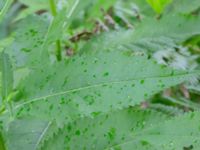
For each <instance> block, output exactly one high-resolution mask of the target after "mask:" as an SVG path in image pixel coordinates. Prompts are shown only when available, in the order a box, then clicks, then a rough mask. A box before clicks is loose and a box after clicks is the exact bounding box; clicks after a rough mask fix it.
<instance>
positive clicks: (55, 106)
mask: <svg viewBox="0 0 200 150" xmlns="http://www.w3.org/2000/svg"><path fill="white" fill-rule="evenodd" d="M44 67H45V68H44ZM197 74H198V72H185V71H175V70H173V69H171V68H167V67H165V66H161V65H158V64H157V63H156V62H155V61H153V60H151V59H149V58H148V57H147V56H140V55H137V54H133V53H132V52H130V51H116V52H114V51H107V52H105V51H104V52H103V53H101V52H99V53H91V54H90V55H82V56H76V57H73V58H72V59H70V60H68V61H66V62H61V63H56V64H53V65H51V64H49V65H48V64H46V66H42V67H41V68H40V67H39V68H38V69H36V70H33V71H32V72H31V73H30V74H29V75H28V76H27V78H26V79H25V80H24V82H21V84H20V85H19V87H18V90H19V91H20V92H21V93H22V94H23V96H22V97H21V98H20V99H21V101H20V102H21V104H19V105H17V106H16V107H15V108H16V115H17V116H18V117H19V116H23V115H27V114H28V115H32V116H38V113H39V114H40V116H39V117H41V118H49V119H56V120H57V122H58V123H59V124H63V123H68V122H70V121H73V120H76V119H78V118H80V117H84V116H95V115H96V114H99V113H104V112H109V111H111V110H116V109H121V108H124V107H128V106H134V105H136V104H139V103H140V102H141V101H144V100H145V99H147V98H149V97H150V96H152V95H154V94H155V93H158V92H159V91H161V90H163V89H165V88H168V87H170V86H174V85H176V84H179V83H181V82H183V81H185V80H187V79H190V78H191V77H193V76H194V75H197ZM29 85H32V86H29ZM23 101H24V102H23Z"/></svg>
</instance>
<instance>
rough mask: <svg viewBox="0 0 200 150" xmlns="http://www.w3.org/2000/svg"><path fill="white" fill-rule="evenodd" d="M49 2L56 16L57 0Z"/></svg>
mask: <svg viewBox="0 0 200 150" xmlns="http://www.w3.org/2000/svg"><path fill="white" fill-rule="evenodd" d="M49 4H50V9H51V14H52V15H53V16H54V17H55V16H56V14H57V10H56V4H55V1H54V0H49Z"/></svg>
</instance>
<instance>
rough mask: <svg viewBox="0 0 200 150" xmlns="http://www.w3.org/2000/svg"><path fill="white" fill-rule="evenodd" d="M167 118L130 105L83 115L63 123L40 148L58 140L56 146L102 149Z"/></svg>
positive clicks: (49, 149)
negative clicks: (94, 114) (60, 128)
mask: <svg viewBox="0 0 200 150" xmlns="http://www.w3.org/2000/svg"><path fill="white" fill-rule="evenodd" d="M166 119H168V117H167V116H166V115H163V114H160V113H158V112H154V111H141V110H135V109H133V108H130V109H124V110H120V111H117V112H111V113H109V114H106V115H100V116H97V117H96V118H95V119H90V118H84V119H81V120H77V121H75V122H72V123H70V124H68V125H66V126H65V127H64V128H63V129H62V130H61V131H60V132H59V133H58V134H57V135H56V136H55V137H54V139H51V140H49V141H47V142H46V143H45V145H44V146H43V149H44V150H53V149H55V148H56V147H58V146H59V145H57V144H55V145H54V144H53V142H52V141H55V143H57V142H58V140H59V141H60V142H61V143H62V146H60V147H59V149H60V150H64V149H71V150H75V149H76V150H79V149H90V150H93V149H95V150H103V149H106V148H109V147H112V146H113V145H115V144H116V145H117V144H120V143H123V142H126V141H128V140H130V139H132V138H133V137H134V134H136V132H142V131H143V130H144V129H145V128H149V127H151V126H152V125H153V124H156V123H157V122H159V121H164V120H166Z"/></svg>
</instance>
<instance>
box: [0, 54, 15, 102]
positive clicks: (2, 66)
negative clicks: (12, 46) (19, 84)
mask: <svg viewBox="0 0 200 150" xmlns="http://www.w3.org/2000/svg"><path fill="white" fill-rule="evenodd" d="M0 71H1V74H2V75H1V76H2V80H1V81H2V86H1V87H2V89H1V92H2V93H1V96H2V98H3V99H4V100H6V98H8V96H9V94H10V93H11V92H12V90H13V70H12V65H11V62H10V59H9V56H8V55H7V54H5V53H4V52H1V53H0Z"/></svg>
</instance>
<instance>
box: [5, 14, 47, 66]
mask: <svg viewBox="0 0 200 150" xmlns="http://www.w3.org/2000/svg"><path fill="white" fill-rule="evenodd" d="M48 25H49V22H48V20H47V19H46V18H44V17H42V16H36V15H32V16H28V17H27V18H25V19H23V20H22V21H20V22H19V23H18V24H17V25H16V30H14V33H15V34H14V35H13V39H14V40H13V42H12V43H11V44H10V45H9V46H7V47H6V48H5V53H8V54H9V56H10V58H12V59H11V60H12V64H13V67H14V68H20V67H25V66H26V67H30V66H31V67H33V66H34V64H38V63H40V58H39V57H38V56H39V53H40V52H41V51H42V45H43V44H44V42H45V35H46V34H47V31H48ZM24 41H26V42H24Z"/></svg>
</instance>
